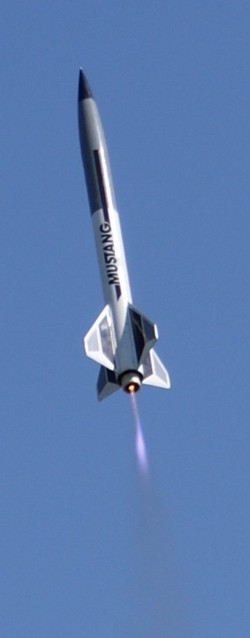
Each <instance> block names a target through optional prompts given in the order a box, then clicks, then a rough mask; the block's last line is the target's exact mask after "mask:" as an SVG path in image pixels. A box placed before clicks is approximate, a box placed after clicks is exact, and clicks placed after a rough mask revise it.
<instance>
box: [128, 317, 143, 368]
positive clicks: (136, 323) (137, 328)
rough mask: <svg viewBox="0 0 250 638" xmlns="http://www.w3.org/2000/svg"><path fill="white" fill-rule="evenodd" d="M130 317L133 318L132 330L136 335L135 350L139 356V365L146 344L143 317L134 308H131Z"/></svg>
mask: <svg viewBox="0 0 250 638" xmlns="http://www.w3.org/2000/svg"><path fill="white" fill-rule="evenodd" d="M130 317H131V323H132V330H133V335H134V344H135V349H136V354H137V360H138V363H139V361H140V358H141V355H142V352H143V348H144V343H145V341H144V337H143V329H142V321H141V316H140V315H139V313H138V312H135V311H134V310H132V308H130Z"/></svg>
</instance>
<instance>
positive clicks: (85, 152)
mask: <svg viewBox="0 0 250 638" xmlns="http://www.w3.org/2000/svg"><path fill="white" fill-rule="evenodd" d="M78 117H79V135H80V145H81V154H82V161H83V166H84V172H85V178H86V185H87V191H88V198H89V206H90V212H91V217H92V223H93V228H94V236H95V242H96V250H97V257H98V262H99V268H100V275H101V281H102V287H103V293H104V300H105V304H106V305H105V308H104V309H103V310H102V312H101V314H100V315H99V317H98V318H97V319H96V321H95V323H94V324H93V326H92V327H91V328H90V330H89V331H88V333H87V334H86V336H85V338H84V348H85V352H86V355H87V356H88V357H90V358H91V359H94V361H96V362H97V363H99V364H100V365H101V369H100V373H99V377H98V381H97V395H98V399H99V400H102V399H105V398H106V397H107V396H109V395H110V394H112V393H113V392H115V391H116V390H118V389H119V388H121V387H122V388H123V389H124V390H125V391H126V392H136V391H137V390H139V388H140V387H141V385H142V384H147V385H152V386H158V387H160V388H170V379H169V375H168V372H167V370H166V368H165V367H164V366H163V364H162V363H161V361H160V359H159V357H158V355H157V354H156V352H155V351H154V350H153V346H154V344H155V343H156V341H157V339H158V331H157V326H156V325H155V324H154V323H153V322H152V321H150V319H148V318H147V317H145V315H143V314H142V313H141V312H140V311H139V310H137V309H136V308H135V306H134V305H133V302H132V296H131V290H130V284H129V277H128V270H127V264H126V258H125V252H124V246H123V240H122V234H121V227H120V221H119V215H118V211H117V205H116V200H115V194H114V189H113V184H112V177H111V170H110V164H109V157H108V151H107V146H106V141H105V137H104V133H103V128H102V124H101V120H100V116H99V113H98V109H97V106H96V102H95V100H94V98H93V95H92V92H91V90H90V87H89V84H88V82H87V80H86V77H85V75H84V73H83V71H82V70H80V76H79V92H78Z"/></svg>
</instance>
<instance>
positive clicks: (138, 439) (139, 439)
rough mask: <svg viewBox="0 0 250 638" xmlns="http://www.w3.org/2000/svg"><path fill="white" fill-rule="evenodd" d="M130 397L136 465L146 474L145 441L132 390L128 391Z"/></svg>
mask: <svg viewBox="0 0 250 638" xmlns="http://www.w3.org/2000/svg"><path fill="white" fill-rule="evenodd" d="M130 397H131V405H132V411H133V416H134V425H135V449H136V456H137V460H138V465H139V468H140V471H141V472H142V473H143V474H144V475H147V474H148V459H147V451H146V446H145V441H144V438H143V432H142V427H141V422H140V417H139V413H138V408H137V403H136V397H135V393H134V392H130Z"/></svg>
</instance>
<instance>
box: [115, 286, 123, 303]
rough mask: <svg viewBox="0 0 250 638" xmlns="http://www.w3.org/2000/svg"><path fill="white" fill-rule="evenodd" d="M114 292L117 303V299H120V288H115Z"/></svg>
mask: <svg viewBox="0 0 250 638" xmlns="http://www.w3.org/2000/svg"><path fill="white" fill-rule="evenodd" d="M115 292H116V299H117V301H118V299H120V296H121V294H122V291H121V286H115Z"/></svg>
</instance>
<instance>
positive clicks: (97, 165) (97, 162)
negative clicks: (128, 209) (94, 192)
mask: <svg viewBox="0 0 250 638" xmlns="http://www.w3.org/2000/svg"><path fill="white" fill-rule="evenodd" d="M94 160H95V168H96V173H97V179H98V186H99V191H100V196H101V202H102V208H103V213H104V219H105V222H108V223H110V220H109V211H108V202H107V195H106V191H105V186H104V179H103V173H102V166H101V160H100V154H99V151H98V150H94Z"/></svg>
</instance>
